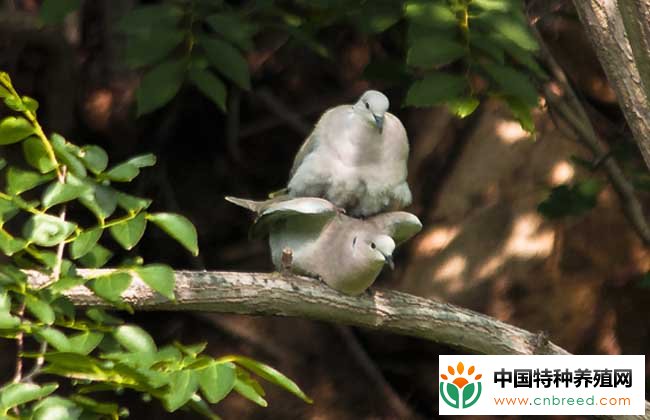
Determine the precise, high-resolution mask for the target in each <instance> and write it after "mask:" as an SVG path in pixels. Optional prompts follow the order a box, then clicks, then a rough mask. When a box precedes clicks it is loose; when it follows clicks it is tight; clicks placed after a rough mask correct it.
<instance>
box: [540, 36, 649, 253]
mask: <svg viewBox="0 0 650 420" xmlns="http://www.w3.org/2000/svg"><path fill="white" fill-rule="evenodd" d="M532 30H533V33H534V34H535V37H536V38H537V42H538V43H539V45H540V58H541V60H542V61H543V62H544V64H546V66H547V67H548V68H549V70H550V71H551V75H552V76H553V81H552V83H556V84H557V86H558V87H559V88H560V91H561V92H560V94H558V93H557V92H555V91H554V89H552V87H551V86H550V84H548V83H547V84H546V85H545V86H544V89H543V90H544V97H545V98H546V100H547V101H548V105H549V107H550V108H551V110H553V111H555V112H557V114H558V115H560V116H561V117H562V119H563V120H564V121H566V123H567V124H568V126H569V127H570V128H571V129H572V130H573V132H574V133H575V134H576V136H577V138H578V140H579V141H580V143H582V144H583V145H584V146H585V147H586V148H587V149H589V150H590V151H591V153H592V154H593V156H594V158H595V159H597V160H598V159H603V158H604V157H605V160H604V162H603V168H604V169H605V172H606V173H607V177H608V178H609V181H610V182H611V183H612V186H613V187H614V190H615V191H616V193H617V194H618V196H619V199H620V201H621V207H622V208H623V213H624V214H625V216H626V217H627V219H628V221H629V222H630V224H631V225H632V227H633V228H634V230H635V231H636V233H637V234H638V235H639V237H640V238H641V240H642V241H643V243H644V244H645V245H646V246H648V245H650V226H649V225H648V222H647V221H646V219H645V213H644V211H643V206H642V205H641V201H640V200H639V199H638V197H637V196H636V192H635V190H634V186H632V184H631V183H630V182H629V181H628V180H627V178H626V177H625V174H624V173H623V170H622V169H621V167H620V166H619V164H618V162H617V161H616V159H614V157H613V156H611V155H609V151H608V147H607V146H606V145H605V144H604V143H603V142H602V141H601V140H600V138H599V137H598V135H597V134H596V130H595V129H594V127H593V124H592V123H591V120H590V119H589V116H588V115H587V111H586V110H585V108H584V106H583V105H582V103H581V102H580V100H579V99H578V95H576V93H575V92H574V90H573V88H572V87H571V84H570V83H569V79H568V78H567V76H566V74H565V72H564V70H563V69H562V68H561V67H560V65H559V64H558V63H557V61H556V60H555V58H554V57H553V55H552V54H551V52H550V51H549V49H548V47H547V46H546V43H545V42H544V38H542V36H541V34H540V33H539V31H538V30H537V28H535V27H534V26H533V27H532ZM558 128H559V127H558Z"/></svg>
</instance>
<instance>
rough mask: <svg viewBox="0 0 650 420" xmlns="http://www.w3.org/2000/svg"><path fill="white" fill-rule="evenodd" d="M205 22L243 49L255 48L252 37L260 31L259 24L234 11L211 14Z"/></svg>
mask: <svg viewBox="0 0 650 420" xmlns="http://www.w3.org/2000/svg"><path fill="white" fill-rule="evenodd" d="M205 22H206V23H207V24H208V25H210V28H212V30H213V31H215V32H216V33H218V34H219V35H221V36H222V37H223V38H225V39H226V40H227V41H228V42H230V43H232V44H234V45H236V46H237V47H239V48H241V49H242V50H244V51H250V50H252V49H253V40H252V37H253V35H255V33H257V31H258V26H257V25H254V24H251V23H248V22H246V21H244V20H242V19H241V18H240V17H239V16H237V15H235V14H233V13H219V14H214V15H210V16H208V17H206V18H205Z"/></svg>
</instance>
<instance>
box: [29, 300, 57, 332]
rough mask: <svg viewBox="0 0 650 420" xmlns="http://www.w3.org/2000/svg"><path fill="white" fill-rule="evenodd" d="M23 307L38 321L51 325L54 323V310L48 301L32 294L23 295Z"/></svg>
mask: <svg viewBox="0 0 650 420" xmlns="http://www.w3.org/2000/svg"><path fill="white" fill-rule="evenodd" d="M25 307H27V310H28V311H29V312H30V313H31V314H32V315H34V316H35V317H36V318H37V319H38V320H39V321H41V322H42V323H44V324H47V325H52V324H53V323H54V318H55V315H54V310H53V309H52V307H51V306H50V304H49V303H47V302H45V301H44V300H41V299H39V298H37V297H35V296H32V295H25Z"/></svg>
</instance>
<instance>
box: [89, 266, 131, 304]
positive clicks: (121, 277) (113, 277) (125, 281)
mask: <svg viewBox="0 0 650 420" xmlns="http://www.w3.org/2000/svg"><path fill="white" fill-rule="evenodd" d="M132 280H133V279H132V278H131V275H130V274H128V273H124V272H112V273H110V274H107V275H105V276H101V277H97V278H95V279H92V280H90V281H88V282H87V283H86V287H88V288H89V289H90V290H92V291H93V292H94V293H95V294H96V295H97V296H99V297H100V298H102V299H105V300H107V301H109V302H111V303H114V304H120V303H122V293H123V292H124V291H125V290H126V289H128V288H129V286H130V285H131V281H132Z"/></svg>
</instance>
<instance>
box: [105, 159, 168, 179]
mask: <svg viewBox="0 0 650 420" xmlns="http://www.w3.org/2000/svg"><path fill="white" fill-rule="evenodd" d="M155 164H156V156H155V155H153V154H151V153H147V154H144V155H140V156H135V157H133V158H131V159H129V160H127V161H125V162H122V163H120V164H119V165H116V166H114V167H113V168H111V169H110V170H109V171H108V172H106V174H105V177H106V178H108V179H110V180H111V181H117V182H130V181H132V180H133V179H134V178H135V177H137V176H138V175H139V174H140V169H141V168H146V167H149V166H153V165H155Z"/></svg>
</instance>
